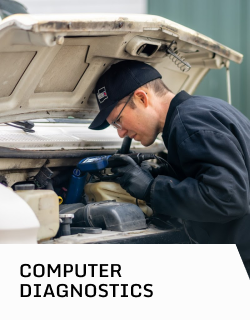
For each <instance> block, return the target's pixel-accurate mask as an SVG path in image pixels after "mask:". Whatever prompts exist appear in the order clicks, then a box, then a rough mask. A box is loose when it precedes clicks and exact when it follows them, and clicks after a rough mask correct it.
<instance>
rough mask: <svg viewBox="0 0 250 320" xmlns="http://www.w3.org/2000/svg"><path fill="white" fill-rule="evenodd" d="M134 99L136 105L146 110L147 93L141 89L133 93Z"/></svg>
mask: <svg viewBox="0 0 250 320" xmlns="http://www.w3.org/2000/svg"><path fill="white" fill-rule="evenodd" d="M134 99H135V101H136V102H137V103H139V104H140V105H142V106H144V108H147V106H148V96H147V92H146V91H144V90H142V89H137V90H136V91H135V93H134Z"/></svg>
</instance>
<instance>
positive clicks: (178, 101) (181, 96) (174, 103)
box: [162, 90, 191, 136]
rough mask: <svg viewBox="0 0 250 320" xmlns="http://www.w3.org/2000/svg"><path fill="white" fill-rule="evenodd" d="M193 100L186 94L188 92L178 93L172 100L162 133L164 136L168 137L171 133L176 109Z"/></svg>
mask: <svg viewBox="0 0 250 320" xmlns="http://www.w3.org/2000/svg"><path fill="white" fill-rule="evenodd" d="M189 98H191V96H190V95H189V94H188V93H187V92H186V91H184V90H183V91H181V92H179V93H177V94H176V95H175V96H174V98H173V99H172V100H171V102H170V105H169V109H168V113H167V117H166V121H165V125H164V127H163V131H162V136H166V135H167V134H168V132H169V129H170V126H171V122H172V118H173V114H174V112H175V110H176V108H177V107H178V106H179V105H180V104H181V103H182V102H184V101H185V100H187V99H189Z"/></svg>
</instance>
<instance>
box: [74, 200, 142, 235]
mask: <svg viewBox="0 0 250 320" xmlns="http://www.w3.org/2000/svg"><path fill="white" fill-rule="evenodd" d="M71 227H98V228H102V229H107V230H111V231H122V232H124V231H132V230H138V229H145V228H146V227H147V225H146V219H145V216H144V214H143V212H142V210H141V209H140V208H139V207H137V206H136V205H134V204H131V203H121V202H116V201H102V202H94V203H89V204H87V205H86V206H85V207H84V208H81V209H79V210H78V211H76V212H75V217H74V219H73V221H72V224H71Z"/></svg>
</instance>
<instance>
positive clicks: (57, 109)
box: [0, 14, 243, 122]
mask: <svg viewBox="0 0 250 320" xmlns="http://www.w3.org/2000/svg"><path fill="white" fill-rule="evenodd" d="M170 44H171V45H172V47H171V49H172V50H173V51H174V53H175V54H178V56H179V58H180V59H178V58H176V56H174V55H171V54H167V53H166V49H167V48H168V47H169V45H170ZM242 58H243V56H242V55H241V54H240V53H238V52H236V51H234V50H231V49H229V48H227V47H225V46H223V45H221V44H220V43H218V42H216V41H214V40H212V39H210V38H208V37H206V36H204V35H201V34H199V33H197V32H195V31H193V30H191V29H188V28H186V27H184V26H182V25H179V24H177V23H174V22H172V21H170V20H167V19H164V18H162V17H158V16H151V15H122V16H121V15H118V14H117V15H114V14H112V15H107V14H103V15H101V14H79V15H14V16H11V17H8V18H6V19H4V20H3V21H2V22H1V23H0V122H13V121H17V120H28V119H36V118H66V117H69V116H71V117H76V118H86V119H93V118H94V117H95V115H96V114H97V112H98V107H97V103H96V100H95V97H94V95H93V93H92V92H93V89H94V87H95V84H96V81H97V80H98V78H99V77H100V75H101V74H102V73H103V72H104V71H105V70H107V68H109V67H110V65H112V64H113V63H116V62H117V61H120V60H139V61H144V62H146V63H149V64H150V65H152V66H153V67H155V68H156V69H157V70H158V71H159V72H160V73H161V74H162V77H163V81H164V82H165V83H166V85H167V86H168V87H169V88H170V89H171V90H172V91H173V92H175V93H177V92H179V91H180V90H186V91H187V92H188V93H190V94H192V93H193V92H194V90H195V89H196V87H197V86H198V84H199V83H200V81H201V80H202V79H203V77H204V76H205V74H206V73H207V72H208V71H209V69H220V68H222V67H223V66H228V64H229V61H230V60H231V61H234V62H236V63H241V61H242ZM183 59H185V61H187V62H188V63H189V64H190V65H191V69H190V70H189V71H188V72H183V71H182V70H183ZM181 61H182V62H181ZM186 71H187V70H186Z"/></svg>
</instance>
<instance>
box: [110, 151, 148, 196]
mask: <svg viewBox="0 0 250 320" xmlns="http://www.w3.org/2000/svg"><path fill="white" fill-rule="evenodd" d="M113 157H117V160H119V164H120V166H119V167H114V168H112V169H111V171H112V172H113V173H114V174H115V180H114V181H115V182H118V183H120V185H121V187H122V188H123V189H125V190H126V191H127V192H128V193H129V194H131V196H133V197H135V198H137V199H141V200H145V201H149V200H150V188H151V185H152V183H153V181H154V178H153V177H152V176H151V174H150V173H149V172H148V171H146V170H143V169H141V168H140V167H139V166H138V165H137V164H136V163H135V161H134V160H133V159H131V158H130V157H129V156H126V155H123V154H122V155H119V154H117V155H113ZM122 163H124V164H123V165H122Z"/></svg>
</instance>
